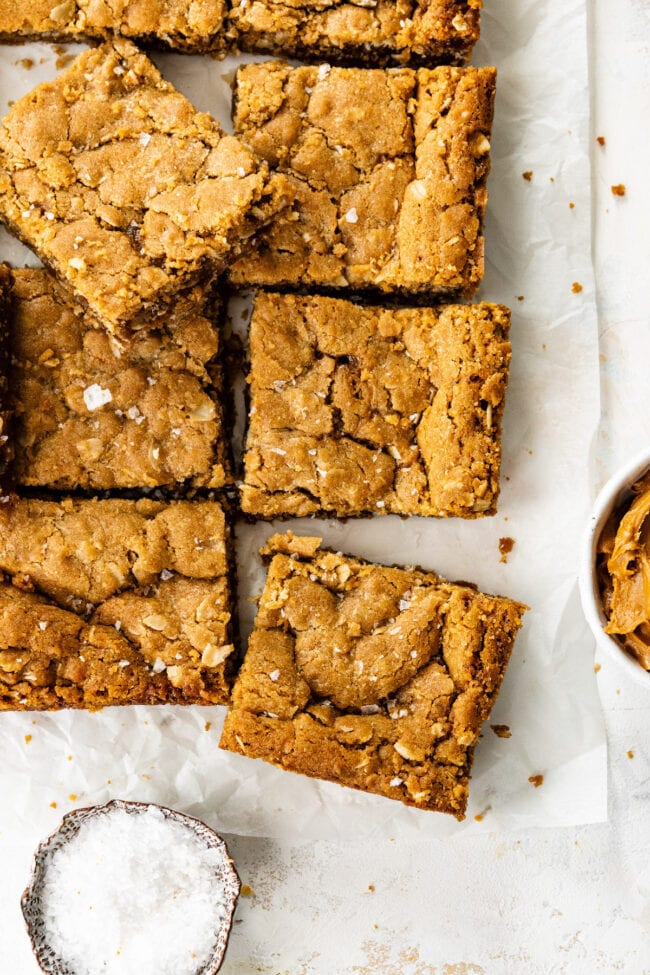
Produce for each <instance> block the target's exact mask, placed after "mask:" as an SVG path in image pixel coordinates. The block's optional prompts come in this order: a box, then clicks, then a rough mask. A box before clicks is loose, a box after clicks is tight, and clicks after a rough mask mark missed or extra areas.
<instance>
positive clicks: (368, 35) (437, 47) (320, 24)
mask: <svg viewBox="0 0 650 975" xmlns="http://www.w3.org/2000/svg"><path fill="white" fill-rule="evenodd" d="M481 5H482V4H481V0H374V2H370V3H369V2H368V0H343V2H337V0H297V2H296V0H250V2H247V0H244V2H243V3H239V2H235V3H233V4H232V6H231V8H230V11H229V15H228V16H229V23H230V25H231V27H232V28H234V32H235V36H236V38H237V42H238V44H239V46H240V47H242V48H243V49H244V50H247V51H270V52H271V53H274V54H280V55H284V56H287V55H292V56H294V57H302V58H305V60H312V61H313V60H314V59H321V60H324V61H330V60H331V61H335V62H338V63H345V62H348V63H350V64H368V65H371V66H375V67H376V66H377V65H381V64H388V63H390V62H393V63H403V64H406V63H409V62H426V63H427V64H428V65H433V64H438V63H444V64H463V63H464V62H465V61H466V60H467V59H468V58H469V56H470V54H471V53H472V48H473V46H474V44H475V43H476V42H477V41H478V39H479V31H480V8H481Z"/></svg>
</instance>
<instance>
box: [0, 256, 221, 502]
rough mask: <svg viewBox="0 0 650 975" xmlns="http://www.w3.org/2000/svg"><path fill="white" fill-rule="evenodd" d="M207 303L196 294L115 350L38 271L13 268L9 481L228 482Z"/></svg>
mask: <svg viewBox="0 0 650 975" xmlns="http://www.w3.org/2000/svg"><path fill="white" fill-rule="evenodd" d="M218 313H219V298H218V296H217V294H216V293H215V292H214V291H212V290H211V289H206V288H204V287H201V286H199V285H197V286H195V288H194V289H192V290H191V291H189V292H187V293H185V294H184V295H183V296H181V297H180V298H179V299H178V300H177V301H176V302H175V304H174V305H173V306H172V308H171V310H170V312H169V314H168V315H167V316H166V317H165V318H164V320H163V321H162V322H161V324H160V328H159V329H157V330H156V331H152V330H140V331H139V332H137V333H136V334H135V335H134V336H133V338H132V339H131V341H130V342H128V343H126V344H125V345H123V346H122V347H120V348H118V347H116V345H115V343H114V342H112V341H111V339H110V337H109V335H108V334H107V333H106V332H105V331H103V330H100V329H95V328H93V323H92V321H89V319H88V318H87V316H84V315H83V314H82V313H81V312H79V311H78V310H75V307H74V305H73V303H72V302H71V300H70V297H69V295H68V294H67V292H66V291H65V290H64V289H63V288H61V287H60V285H59V284H58V283H57V282H56V281H55V279H54V278H53V277H52V275H50V274H49V273H48V272H47V271H43V270H37V269H28V268H22V269H20V270H16V271H14V287H13V313H12V327H11V352H12V360H13V361H12V366H11V387H12V391H13V397H14V401H15V406H16V414H17V415H16V422H15V427H14V439H15V442H16V446H17V448H18V449H17V451H16V457H15V462H14V465H13V476H14V479H15V481H16V483H17V484H22V485H27V486H30V487H47V488H55V489H58V490H67V489H77V488H80V489H82V490H89V489H97V490H106V489H111V488H135V487H156V486H160V485H173V484H176V483H179V482H189V483H191V484H192V485H194V486H202V487H210V488H218V487H223V486H224V484H226V483H229V482H230V481H231V479H232V476H231V472H230V465H229V461H228V450H227V447H226V436H225V434H224V429H223V416H222V408H221V402H220V398H221V375H220V369H219V366H218V362H217V356H218V352H219V328H218V322H217V317H218Z"/></svg>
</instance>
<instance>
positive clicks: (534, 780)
mask: <svg viewBox="0 0 650 975" xmlns="http://www.w3.org/2000/svg"><path fill="white" fill-rule="evenodd" d="M528 781H529V782H530V783H531V784H532V785H534V786H535V788H536V789H539V787H540V785H541V784H542V783H543V781H544V776H543V775H529V776H528Z"/></svg>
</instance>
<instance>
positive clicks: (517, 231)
mask: <svg viewBox="0 0 650 975" xmlns="http://www.w3.org/2000/svg"><path fill="white" fill-rule="evenodd" d="M585 18H586V11H585V2H584V0H567V2H566V3H563V4H541V3H539V0H487V3H486V9H485V11H484V15H483V38H484V40H482V41H481V44H480V45H479V47H478V48H477V51H476V53H475V57H474V63H475V64H481V63H482V64H492V63H494V64H496V65H497V66H498V68H499V80H498V88H497V110H496V120H495V127H494V134H493V140H492V173H491V176H490V181H489V192H490V201H489V205H488V214H489V215H488V220H487V227H486V240H487V275H486V279H485V283H484V285H483V287H482V289H481V292H480V296H479V297H482V298H485V299H489V300H493V301H499V302H504V303H506V304H509V305H510V306H511V307H512V309H513V326H512V343H513V350H514V351H513V360H512V369H511V379H510V386H509V391H508V401H507V407H506V416H505V428H504V462H503V474H502V483H503V489H502V494H501V500H500V505H499V512H500V513H499V514H498V515H497V516H496V517H494V518H491V519H484V520H482V521H473V522H461V521H458V520H453V519H452V520H448V521H436V520H434V519H432V520H428V521H427V520H425V519H419V518H411V519H409V520H408V521H402V520H400V519H398V518H392V517H385V518H381V517H376V518H373V519H372V520H368V519H362V520H359V521H354V520H350V521H348V522H347V524H341V523H337V522H335V521H311V520H308V521H302V522H299V523H291V525H290V526H291V527H292V528H293V529H294V530H304V531H306V532H308V533H310V534H316V533H319V534H322V535H323V537H324V538H325V540H326V542H327V543H328V544H330V545H332V546H334V547H335V548H336V549H342V550H344V551H346V552H349V553H351V554H355V555H360V556H364V557H366V558H369V559H374V560H377V561H379V562H382V561H384V562H389V563H392V562H397V563H413V562H415V563H418V564H420V565H423V566H425V567H427V568H431V569H436V570H437V571H438V572H440V573H441V574H443V575H445V576H447V577H448V578H450V579H469V580H472V581H474V582H476V583H478V585H479V586H480V587H481V588H483V589H485V590H486V591H488V592H497V593H501V594H503V595H508V596H512V597H515V598H517V599H520V600H523V601H525V602H526V603H528V604H529V605H530V607H531V610H530V612H529V613H528V614H527V616H526V622H525V627H524V629H523V631H522V633H521V635H520V636H519V638H518V640H517V643H516V646H515V650H514V655H513V659H512V662H511V664H510V667H509V670H508V673H507V676H506V679H505V683H504V686H503V691H502V693H501V696H500V698H499V700H498V702H497V705H496V707H495V710H494V712H493V716H492V719H491V723H492V724H497V723H498V724H506V725H508V726H509V727H510V729H511V737H510V738H499V737H497V736H496V735H495V734H494V733H493V731H491V730H490V727H489V724H487V725H486V726H485V727H484V731H483V738H482V739H481V741H480V742H479V745H478V748H477V751H476V761H475V768H474V776H473V780H472V786H471V801H470V808H469V814H468V818H467V820H466V821H465V823H463V824H458V823H456V822H455V820H453V819H451V818H449V817H445V816H441V815H436V814H434V813H427V812H420V811H416V810H412V809H406V808H405V807H403V806H401V805H400V804H399V803H397V802H393V801H390V800H386V799H382V798H380V797H375V796H367V795H364V794H361V793H358V792H355V791H353V790H350V789H341V788H340V787H338V786H336V785H332V784H326V783H319V782H315V781H313V780H309V779H306V778H302V777H300V776H297V775H292V774H289V773H285V772H281V771H279V770H276V769H274V768H272V767H270V766H268V765H266V764H264V763H263V762H260V761H255V762H253V761H250V760H247V759H245V758H242V757H239V756H235V755H229V754H226V753H224V752H221V751H219V749H218V747H217V743H218V739H219V729H220V724H221V721H222V718H223V711H222V709H220V708H209V709H201V708H198V707H190V708H186V709H184V708H181V707H160V708H121V709H117V708H114V709H107V710H105V711H104V712H102V713H99V714H84V713H59V714H51V715H46V714H44V715H40V714H2V715H0V750H1V755H2V761H1V762H0V842H1V843H2V844H3V846H4V848H5V850H6V851H7V855H6V856H5V854H4V853H3V862H4V864H5V867H6V866H7V864H8V863H12V862H14V860H15V857H19V858H20V860H21V863H22V862H23V854H25V856H26V851H28V850H30V849H32V848H33V847H34V846H35V845H36V843H37V841H38V839H40V838H41V837H42V836H43V835H44V834H46V833H47V832H48V831H50V830H51V829H52V828H53V827H54V826H55V824H56V822H57V821H58V820H59V818H60V815H61V813H63V812H65V811H66V810H67V809H69V808H71V807H73V806H78V805H83V804H90V803H98V802H104V801H106V800H108V799H110V798H115V797H121V798H125V799H126V798H129V799H141V800H154V801H157V802H161V803H165V804H168V805H171V806H175V807H176V808H178V809H182V810H185V811H186V812H189V813H192V814H194V815H197V816H200V817H201V818H202V819H205V820H206V821H207V822H209V823H210V824H212V825H214V826H216V827H218V828H221V829H222V830H225V831H228V832H233V833H241V834H257V835H268V836H278V837H285V838H290V839H295V840H304V839H309V838H316V837H319V838H321V837H331V838H334V837H336V838H338V839H346V838H354V837H355V836H360V835H368V834H375V835H382V836H390V837H400V836H405V835H412V836H413V835H421V836H423V837H427V836H429V837H431V836H444V835H448V834H452V833H457V832H459V831H461V830H464V831H467V830H469V831H472V832H474V831H477V830H487V829H490V830H495V829H518V828H520V827H524V826H563V825H569V824H578V823H586V822H593V821H597V820H601V819H603V818H604V817H605V816H606V756H605V737H604V729H603V723H602V718H601V713H600V704H599V700H598V696H597V692H596V685H595V678H594V673H593V645H592V641H591V638H590V636H589V634H588V631H587V629H586V626H585V624H584V622H583V618H582V614H581V611H580V606H579V601H578V595H577V588H576V573H577V554H578V546H579V538H580V535H581V532H582V529H583V526H584V524H585V522H586V519H587V515H588V508H589V501H590V491H589V458H590V446H591V441H592V438H593V436H594V433H595V429H596V425H597V421H598V413H599V402H598V389H599V378H598V347H597V323H596V309H595V303H594V282H593V274H592V266H591V257H590V250H591V234H590V174H589V162H588V146H587V141H588V138H589V125H588V119H589V95H588V79H587V58H586V25H585ZM76 50H77V49H76V48H73V47H71V48H69V52H70V53H72V52H74V51H76ZM56 57H57V54H56V53H53V51H52V48H51V47H49V46H47V45H35V44H31V45H25V46H23V47H4V48H0V108H1V109H2V110H4V108H5V106H6V103H7V101H8V100H9V99H12V98H17V97H19V96H20V95H22V94H23V93H24V92H26V91H27V90H29V89H30V88H31V87H32V86H33V85H34V84H36V83H37V82H38V81H40V80H42V79H43V78H46V77H47V78H49V77H53V76H54V74H55V72H56V68H55V60H56ZM24 58H30V59H32V61H33V66H32V67H31V69H27V68H25V67H24V66H21V65H20V64H18V63H17V62H18V61H19V59H24ZM156 61H157V63H158V64H159V66H160V67H161V69H162V71H163V73H164V74H165V75H166V77H167V78H169V79H170V81H172V82H173V83H175V84H176V85H177V86H178V87H179V88H180V89H181V90H182V91H183V92H184V93H185V94H187V95H188V96H189V97H190V98H192V99H193V100H194V102H195V103H196V104H197V105H198V107H199V108H201V109H203V110H208V111H211V112H212V113H213V114H215V115H216V116H217V117H218V118H219V119H220V120H221V121H222V123H224V124H227V123H228V111H229V100H230V91H229V88H228V80H229V79H230V78H231V77H232V70H233V67H234V66H235V62H234V60H233V59H230V60H228V61H226V62H218V61H213V60H210V59H209V58H198V57H197V58H187V57H181V56H174V55H161V56H156ZM524 172H528V173H532V176H531V177H530V179H529V180H528V179H524V178H523V177H522V173H524ZM570 204H573V206H571V205H570ZM0 257H2V258H4V259H9V260H11V261H13V262H14V263H17V264H20V263H23V262H24V261H26V260H29V261H30V263H35V261H34V258H33V256H31V255H29V254H28V253H27V252H26V251H25V250H24V249H23V248H22V247H20V245H18V244H16V243H15V242H14V241H12V240H11V239H10V238H9V237H7V236H6V235H3V236H2V238H1V239H0ZM574 282H578V283H579V285H580V286H581V289H582V290H579V288H578V287H577V286H575V287H574ZM273 530H274V528H273V527H272V526H269V525H258V526H250V525H242V526H239V527H238V531H237V534H238V539H239V565H240V573H241V575H240V587H241V601H242V614H243V619H244V626H243V629H244V633H247V632H248V629H249V627H250V621H251V619H252V615H253V612H254V607H253V605H252V604H251V602H250V600H249V597H250V596H251V595H254V594H256V593H258V592H259V591H260V589H261V586H262V582H263V572H262V568H261V564H260V562H259V559H258V557H257V549H258V547H259V545H260V544H261V543H262V542H263V540H264V539H265V538H266V537H267V536H268V535H269V534H270V533H271V531H273ZM504 536H508V537H511V538H513V539H514V540H515V546H514V550H513V551H512V553H511V554H510V555H509V557H508V561H507V564H504V563H502V562H500V555H499V546H498V542H499V538H500V537H504ZM27 736H31V740H29V741H27ZM533 775H542V776H543V783H542V785H541V786H539V787H538V788H535V787H534V786H533V784H531V783H530V782H529V781H528V779H529V776H533ZM55 803H56V808H55V807H54V804H55ZM479 814H482V818H480V819H479V820H477V819H475V816H477V815H479ZM10 848H11V849H10ZM24 862H25V863H27V859H26V858H25V859H24Z"/></svg>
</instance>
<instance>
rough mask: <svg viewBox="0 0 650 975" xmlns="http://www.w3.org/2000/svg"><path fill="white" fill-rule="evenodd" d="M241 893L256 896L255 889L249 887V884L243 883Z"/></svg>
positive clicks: (245, 895) (244, 895)
mask: <svg viewBox="0 0 650 975" xmlns="http://www.w3.org/2000/svg"><path fill="white" fill-rule="evenodd" d="M240 893H241V896H242V897H255V891H254V890H253V888H252V887H249V886H248V884H242V885H241V891H240Z"/></svg>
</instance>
